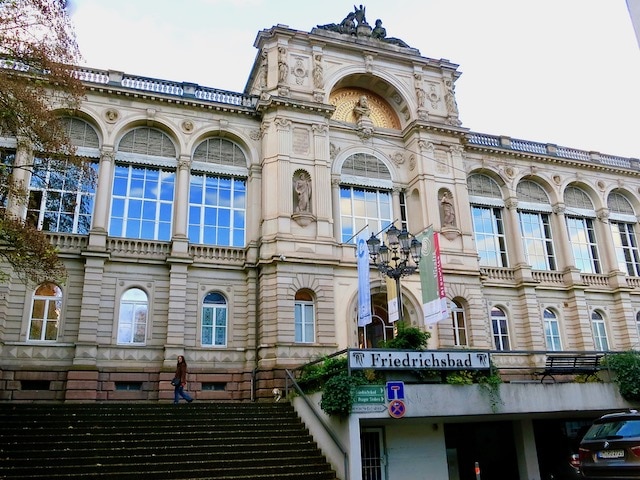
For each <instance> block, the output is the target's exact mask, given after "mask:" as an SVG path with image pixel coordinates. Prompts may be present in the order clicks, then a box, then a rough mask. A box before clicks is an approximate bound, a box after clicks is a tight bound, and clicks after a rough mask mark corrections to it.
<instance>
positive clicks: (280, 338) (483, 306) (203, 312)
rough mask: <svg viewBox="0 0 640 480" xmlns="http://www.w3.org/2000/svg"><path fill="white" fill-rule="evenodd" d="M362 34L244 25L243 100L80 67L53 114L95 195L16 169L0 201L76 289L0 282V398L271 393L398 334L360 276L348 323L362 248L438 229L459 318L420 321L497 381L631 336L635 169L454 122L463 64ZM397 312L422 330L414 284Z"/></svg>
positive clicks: (639, 317)
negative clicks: (479, 352) (23, 190)
mask: <svg viewBox="0 0 640 480" xmlns="http://www.w3.org/2000/svg"><path fill="white" fill-rule="evenodd" d="M376 24H377V25H376V28H374V29H372V28H371V27H370V26H369V25H368V24H367V23H366V20H365V19H364V18H362V19H360V20H357V19H355V18H349V16H348V17H347V18H345V20H344V21H343V22H342V23H340V24H329V25H323V26H318V27H317V28H314V29H313V30H312V31H311V32H309V33H307V32H302V31H297V30H293V29H290V28H288V27H284V26H276V27H273V28H270V29H267V30H263V31H261V32H259V34H258V36H257V38H256V40H255V47H256V49H257V52H258V53H257V56H256V61H255V64H254V66H253V69H252V70H251V74H250V76H249V79H248V82H247V86H246V89H245V91H244V92H243V93H234V92H227V91H221V90H217V89H214V88H207V87H202V86H200V85H196V84H192V83H177V82H172V81H166V80H159V79H152V78H146V77H140V76H135V75H129V74H125V73H122V72H116V71H99V70H92V69H82V70H80V71H79V75H80V76H81V78H82V80H83V81H84V83H85V85H86V87H87V96H86V100H85V101H84V103H83V104H82V106H81V107H80V109H79V110H78V111H77V112H76V113H75V114H74V115H73V116H72V117H64V121H65V122H66V123H67V125H68V128H69V133H70V135H71V137H72V138H73V140H74V142H75V143H76V144H77V146H78V153H79V154H80V155H82V156H84V157H86V158H87V159H88V160H89V161H91V162H93V164H94V166H95V169H96V171H97V178H98V181H97V184H96V185H95V186H90V185H86V184H85V183H83V182H82V179H79V178H78V176H77V175H76V172H75V171H73V170H70V171H69V172H67V175H58V176H57V177H55V178H53V177H52V181H50V182H49V186H48V188H43V187H42V183H40V182H39V181H38V178H40V175H34V176H33V177H32V178H31V177H26V178H25V181H26V182H28V184H29V185H30V188H29V202H28V204H26V205H24V204H15V205H14V204H10V205H8V208H11V209H13V210H14V211H15V212H17V213H19V214H21V215H23V216H25V217H26V218H29V219H30V221H33V222H34V223H36V224H37V225H38V226H39V228H42V229H43V230H46V231H48V232H49V235H50V238H51V241H52V242H53V243H54V244H55V245H56V246H57V247H58V248H59V250H60V254H61V256H62V258H63V259H64V262H65V265H66V267H67V269H68V273H69V275H68V279H67V281H66V283H65V284H63V285H54V284H43V285H37V286H32V285H29V286H25V285H24V284H22V283H20V282H18V281H15V282H11V283H7V284H4V285H2V286H0V290H1V291H0V368H1V370H2V389H1V391H0V396H1V397H2V399H4V400H65V401H92V400H123V399H138V400H158V399H160V400H162V399H164V400H168V399H170V398H171V395H172V390H171V388H172V387H171V386H170V385H169V382H168V380H169V379H170V377H171V372H172V371H173V369H174V365H175V360H176V356H177V355H181V354H184V355H185V357H186V359H187V362H188V364H189V370H190V385H189V387H190V388H189V389H190V391H192V392H193V393H194V395H195V396H196V398H197V399H200V400H206V399H243V400H248V399H256V398H259V397H263V396H268V395H271V389H272V388H273V387H274V386H282V384H283V378H284V376H283V369H285V368H290V367H295V366H299V365H301V364H303V363H305V362H307V361H309V360H310V359H315V358H318V357H319V356H322V355H325V354H331V353H334V352H336V351H338V350H341V349H344V348H347V347H358V346H373V347H375V346H376V345H377V344H378V342H380V341H381V340H384V339H388V338H389V337H390V336H392V335H393V325H392V324H391V323H390V322H389V321H388V315H387V306H386V305H387V303H386V295H385V292H386V286H385V285H386V284H385V280H384V278H382V277H380V276H377V275H375V274H373V270H372V277H371V278H372V281H371V286H370V289H371V298H372V304H373V318H374V321H373V323H372V324H371V325H369V326H367V327H366V328H360V327H358V326H357V318H356V317H357V301H358V285H357V269H356V260H355V255H354V236H355V235H356V234H357V233H358V232H360V231H361V230H362V229H364V228H368V229H369V231H370V232H372V233H376V232H380V231H381V230H383V229H384V228H385V227H386V226H388V225H389V224H391V223H394V224H395V225H396V226H398V227H406V228H407V229H408V230H409V231H410V232H420V231H422V230H424V229H425V228H427V227H428V226H433V227H434V228H435V230H436V231H437V232H439V234H440V244H441V253H442V264H443V269H444V278H445V284H446V292H447V296H448V299H449V302H450V306H451V318H450V319H449V320H445V321H441V322H439V323H437V324H435V325H430V326H425V328H428V329H429V332H430V333H431V339H430V344H429V346H430V348H433V349H438V348H446V349H455V348H461V349H468V348H471V349H484V350H491V351H494V352H496V353H498V354H499V355H496V356H495V357H494V359H495V360H494V361H495V362H496V363H497V364H498V366H500V367H504V368H505V370H506V369H507V368H520V367H523V368H524V367H526V368H531V367H533V368H535V367H536V366H540V365H541V362H544V353H545V352H547V351H556V350H562V351H594V350H596V351H607V350H625V349H630V348H633V347H637V346H638V344H639V342H640V337H639V327H640V250H639V249H638V242H637V223H638V212H639V211H640V180H639V173H640V165H639V162H638V160H637V159H633V158H621V157H616V156H612V155H606V154H602V153H598V152H585V151H582V150H579V149H575V148H569V147H563V146H558V145H551V144H541V143H535V142H529V141H526V140H520V139H513V138H509V137H499V136H495V135H489V134H483V133H478V132H474V131H471V130H469V129H468V128H467V127H465V126H464V125H463V124H462V122H461V120H460V118H459V111H458V106H457V103H456V98H455V88H454V86H455V82H456V80H457V78H458V77H459V75H460V72H459V71H458V66H457V65H455V64H453V63H451V62H449V61H448V60H443V59H432V58H428V57H424V56H422V55H421V54H420V52H419V51H418V50H417V49H416V48H412V47H409V46H408V45H406V44H405V43H404V42H402V40H399V39H397V38H392V37H387V36H386V32H385V31H384V30H380V28H382V27H381V22H379V23H378V22H376ZM0 147H1V152H2V155H3V159H4V160H5V161H16V162H18V161H24V162H27V161H31V159H33V158H35V159H38V158H39V156H38V155H39V154H38V152H35V151H33V150H32V149H31V148H30V146H29V145H28V144H26V143H25V142H22V141H20V140H19V139H16V138H11V137H3V138H0ZM38 169H39V170H38V173H39V174H42V175H54V176H55V174H54V173H53V172H48V171H47V167H46V162H43V163H41V164H40V166H39V167H38ZM402 300H403V302H402V304H403V317H404V319H405V320H406V321H407V322H410V323H411V324H413V325H423V321H422V301H421V292H420V281H419V278H418V276H417V275H414V276H411V277H407V278H405V279H403V281H402Z"/></svg>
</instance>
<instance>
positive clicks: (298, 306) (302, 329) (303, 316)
mask: <svg viewBox="0 0 640 480" xmlns="http://www.w3.org/2000/svg"><path fill="white" fill-rule="evenodd" d="M294 308H295V341H296V343H313V342H315V341H316V338H315V329H316V321H315V306H314V302H313V296H312V294H311V292H310V291H308V290H298V291H297V292H296V298H295V307H294Z"/></svg>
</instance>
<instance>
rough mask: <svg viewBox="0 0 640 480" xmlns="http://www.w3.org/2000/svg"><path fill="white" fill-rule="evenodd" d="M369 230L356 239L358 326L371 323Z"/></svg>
mask: <svg viewBox="0 0 640 480" xmlns="http://www.w3.org/2000/svg"><path fill="white" fill-rule="evenodd" d="M367 233H368V232H366V231H363V232H360V235H358V238H357V240H356V246H357V250H356V252H357V253H356V254H357V257H358V326H359V327H364V326H366V325H369V324H370V323H371V285H370V280H369V247H368V246H367V238H368V235H367Z"/></svg>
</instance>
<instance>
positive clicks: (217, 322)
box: [202, 305, 227, 347]
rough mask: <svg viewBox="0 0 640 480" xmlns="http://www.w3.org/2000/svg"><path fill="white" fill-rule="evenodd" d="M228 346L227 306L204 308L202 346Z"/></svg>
mask: <svg viewBox="0 0 640 480" xmlns="http://www.w3.org/2000/svg"><path fill="white" fill-rule="evenodd" d="M226 344H227V306H226V305H220V306H210V305H205V306H204V307H203V308H202V345H203V346H208V347H224V346H226Z"/></svg>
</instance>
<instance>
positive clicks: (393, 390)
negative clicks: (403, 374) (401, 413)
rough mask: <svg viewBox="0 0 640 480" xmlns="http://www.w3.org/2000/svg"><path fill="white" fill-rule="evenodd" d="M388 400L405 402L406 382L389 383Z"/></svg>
mask: <svg viewBox="0 0 640 480" xmlns="http://www.w3.org/2000/svg"><path fill="white" fill-rule="evenodd" d="M387 400H388V401H392V400H404V382H387Z"/></svg>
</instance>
